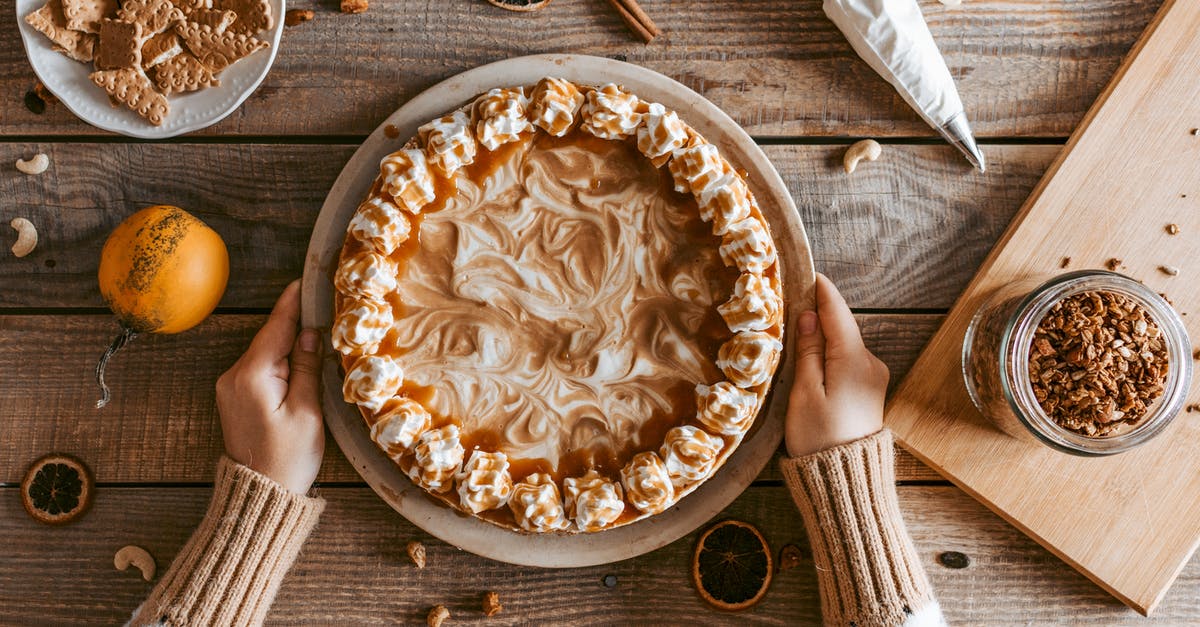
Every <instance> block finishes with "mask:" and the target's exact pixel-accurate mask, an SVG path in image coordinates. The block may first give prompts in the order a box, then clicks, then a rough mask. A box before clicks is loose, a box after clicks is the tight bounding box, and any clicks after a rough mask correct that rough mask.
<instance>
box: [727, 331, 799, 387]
mask: <svg viewBox="0 0 1200 627" xmlns="http://www.w3.org/2000/svg"><path fill="white" fill-rule="evenodd" d="M782 350H783V344H782V343H780V341H779V340H777V339H775V338H774V337H773V336H771V335H768V334H766V333H763V332H762V331H742V332H740V333H737V334H736V335H734V336H733V337H732V338H731V339H729V340H728V341H726V342H725V343H724V344H722V345H721V350H719V351H717V367H718V368H720V369H721V372H724V373H725V376H726V377H727V378H728V379H729V380H730V381H731V382H732V383H733V384H734V385H736V386H738V387H740V388H751V387H754V386H757V385H762V384H764V383H766V382H767V381H770V380H771V375H772V374H774V373H775V366H776V365H778V364H779V353H780V351H782Z"/></svg>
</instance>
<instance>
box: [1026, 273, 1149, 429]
mask: <svg viewBox="0 0 1200 627" xmlns="http://www.w3.org/2000/svg"><path fill="white" fill-rule="evenodd" d="M1168 366H1169V364H1168V360H1167V347H1166V343H1165V341H1164V339H1163V337H1162V333H1161V330H1160V329H1159V326H1158V324H1157V323H1156V322H1155V321H1154V320H1153V319H1152V318H1151V317H1150V315H1149V314H1148V313H1147V312H1146V310H1145V309H1144V308H1142V306H1141V305H1139V304H1138V303H1136V302H1135V301H1133V300H1132V299H1130V298H1127V297H1125V296H1122V295H1120V294H1116V293H1113V292H1106V291H1091V292H1083V293H1080V294H1075V295H1073V296H1070V297H1068V298H1065V299H1063V300H1062V301H1061V302H1059V303H1057V304H1055V305H1054V307H1053V308H1051V309H1050V311H1049V312H1048V313H1047V314H1046V316H1045V317H1044V318H1043V319H1042V321H1041V322H1040V323H1039V324H1038V327H1037V330H1036V331H1035V332H1034V335H1033V343H1032V346H1031V350H1030V356H1029V378H1030V383H1031V385H1032V387H1033V394H1034V397H1035V398H1037V400H1038V403H1039V404H1040V405H1041V407H1042V409H1043V410H1044V411H1045V412H1046V414H1047V415H1048V416H1050V418H1051V419H1053V420H1054V421H1055V422H1056V423H1058V425H1059V426H1061V427H1063V428H1064V429H1069V430H1071V431H1074V432H1076V433H1080V434H1083V435H1087V436H1093V437H1103V436H1107V435H1113V434H1115V433H1117V432H1118V431H1122V430H1126V429H1127V428H1128V427H1130V426H1133V425H1135V424H1137V422H1138V421H1139V420H1141V418H1142V417H1143V416H1145V415H1146V413H1147V412H1148V411H1149V409H1150V407H1151V406H1153V404H1154V403H1155V401H1157V400H1158V398H1159V397H1160V396H1162V394H1163V390H1164V381H1165V380H1166V376H1167V370H1168Z"/></svg>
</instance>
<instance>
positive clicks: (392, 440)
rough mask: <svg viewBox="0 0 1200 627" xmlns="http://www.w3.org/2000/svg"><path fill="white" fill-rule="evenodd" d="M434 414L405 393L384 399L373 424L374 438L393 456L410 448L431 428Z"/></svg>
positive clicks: (372, 432) (384, 450)
mask: <svg viewBox="0 0 1200 627" xmlns="http://www.w3.org/2000/svg"><path fill="white" fill-rule="evenodd" d="M430 421H431V417H430V416H429V412H428V411H425V408H424V407H422V406H421V404H420V403H418V402H416V401H414V400H412V399H411V398H406V397H403V396H395V397H392V398H391V399H388V400H387V401H386V402H384V404H383V407H382V408H380V410H379V415H378V416H377V417H376V419H375V424H374V425H371V439H372V440H374V441H375V444H376V445H378V446H379V448H381V449H383V452H385V453H387V454H388V456H389V457H391V458H392V459H400V456H401V455H403V454H404V453H406V452H408V450H409V449H411V448H412V447H413V445H414V444H416V443H417V438H418V437H420V436H421V434H422V433H425V431H427V430H428V429H429V424H430Z"/></svg>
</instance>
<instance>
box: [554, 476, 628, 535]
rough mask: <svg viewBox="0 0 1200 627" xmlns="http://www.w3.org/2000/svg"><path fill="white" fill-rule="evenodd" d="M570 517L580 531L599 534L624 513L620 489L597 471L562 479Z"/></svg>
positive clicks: (623, 502)
mask: <svg viewBox="0 0 1200 627" xmlns="http://www.w3.org/2000/svg"><path fill="white" fill-rule="evenodd" d="M563 492H565V493H566V499H565V500H566V512H567V516H569V517H570V518H571V520H573V521H574V522H575V526H576V527H578V528H579V530H580V531H599V530H601V529H603V528H605V527H607V526H608V525H611V524H612V523H614V522H616V520H617V518H618V517H620V516H621V512H623V511H625V501H624V499H623V498H622V497H621V486H620V485H618V484H616V483H614V482H612V481H609V480H607V479H605V478H604V476H603V475H601V474H600V473H598V472H596V471H595V470H589V471H587V474H585V475H583V476H582V477H567V478H566V479H564V480H563Z"/></svg>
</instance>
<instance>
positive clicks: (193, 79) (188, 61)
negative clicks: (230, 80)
mask: <svg viewBox="0 0 1200 627" xmlns="http://www.w3.org/2000/svg"><path fill="white" fill-rule="evenodd" d="M220 84H221V81H220V80H219V79H217V77H216V75H214V74H213V73H212V70H210V69H208V67H206V66H205V65H204V64H203V63H201V62H200V59H197V58H196V56H195V55H193V54H192V53H190V52H184V53H182V54H178V55H176V56H174V57H172V58H170V59H169V60H167V61H165V62H163V63H162V64H160V65H158V66H157V67H155V68H154V85H155V86H156V87H158V90H159V91H161V92H162V93H164V94H167V95H170V94H173V93H184V92H189V91H196V90H198V89H204V88H205V87H215V86H217V85H220Z"/></svg>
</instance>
